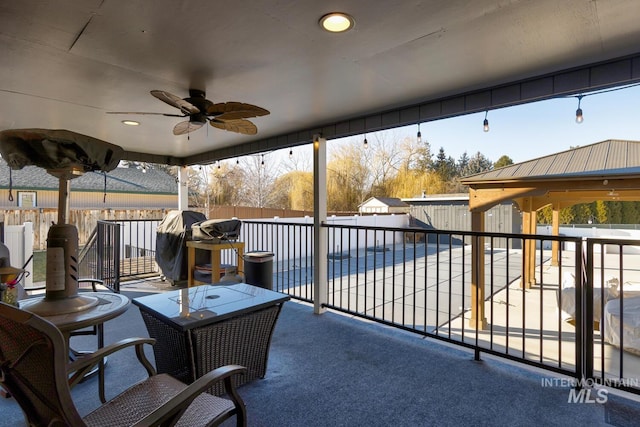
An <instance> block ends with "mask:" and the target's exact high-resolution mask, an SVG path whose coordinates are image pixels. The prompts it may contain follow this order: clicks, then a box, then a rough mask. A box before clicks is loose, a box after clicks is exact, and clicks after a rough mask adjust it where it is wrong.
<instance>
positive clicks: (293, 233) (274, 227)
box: [242, 220, 640, 393]
mask: <svg viewBox="0 0 640 427" xmlns="http://www.w3.org/2000/svg"><path fill="white" fill-rule="evenodd" d="M323 227H326V228H327V248H328V250H327V261H328V266H327V278H328V281H327V294H328V298H327V302H326V304H325V306H326V307H328V308H331V309H334V310H337V311H341V312H344V313H348V314H350V315H353V316H356V317H360V318H364V319H368V320H372V321H375V322H378V323H382V324H385V325H389V326H392V327H395V328H399V329H403V330H407V331H411V332H414V333H417V334H420V335H424V336H428V337H432V338H436V339H439V340H444V341H447V342H450V343H453V344H457V345H462V346H464V347H467V348H470V349H473V350H474V351H475V354H476V357H477V358H479V357H480V354H481V353H486V354H491V355H495V356H500V357H503V358H507V359H510V360H514V361H518V362H521V363H525V364H528V365H532V366H536V367H539V368H543V369H547V370H550V371H553V372H556V373H560V374H564V375H568V376H571V377H573V378H575V379H576V380H578V381H580V380H581V379H585V378H587V379H588V380H589V381H596V382H597V381H599V382H601V383H603V382H606V383H607V385H612V386H614V387H615V386H617V387H619V388H621V389H625V390H629V391H633V392H635V393H640V380H635V379H634V378H640V369H637V370H636V371H634V370H633V369H634V368H636V366H640V357H638V356H637V355H636V354H633V352H634V351H635V350H634V348H632V346H631V344H629V343H627V344H629V346H627V344H624V343H623V344H620V343H616V342H615V341H614V342H613V343H611V342H609V341H612V340H613V339H609V341H607V339H608V338H607V337H606V336H604V337H603V334H602V333H600V332H599V330H597V329H596V330H594V329H593V323H592V322H587V321H585V319H592V318H593V316H594V312H595V316H596V318H598V319H599V322H598V323H599V324H604V325H608V323H607V322H606V320H604V316H605V315H606V314H607V310H606V309H605V305H606V303H607V300H610V299H611V295H606V294H605V293H604V292H605V288H597V287H596V293H595V294H597V293H600V294H601V298H600V299H597V298H596V301H600V302H599V303H591V304H590V303H589V301H594V287H593V283H594V279H593V277H596V278H597V277H599V276H601V277H600V282H598V281H597V280H595V281H596V282H598V283H604V282H605V281H606V280H605V276H602V275H603V274H604V273H603V272H611V271H613V270H615V271H616V272H617V275H618V276H620V277H619V280H620V281H622V280H623V277H624V274H625V271H627V272H628V271H629V267H630V266H629V265H624V261H625V258H624V256H621V258H620V261H619V263H618V264H617V265H616V266H615V268H613V267H611V266H607V268H604V269H602V268H600V267H599V266H600V265H604V264H605V261H604V258H603V259H602V260H601V261H599V262H595V261H594V259H593V257H594V256H595V255H596V254H603V253H604V252H605V250H608V251H612V250H618V251H619V252H620V253H628V252H629V251H632V250H640V249H637V248H638V245H639V243H638V242H636V241H622V242H618V241H615V242H613V243H612V241H611V240H606V239H603V240H602V241H600V240H596V239H582V238H580V237H567V236H541V235H533V236H532V235H525V234H503V233H474V232H464V231H438V230H424V229H415V228H385V227H363V226H347V225H332V224H325V225H323ZM242 240H243V241H245V243H246V244H247V245H248V247H249V250H266V251H271V252H273V253H274V254H275V257H274V259H275V261H274V278H273V280H274V289H275V290H278V291H280V292H284V293H287V294H289V295H291V296H292V297H293V298H297V299H302V300H304V301H313V295H314V292H313V286H315V284H314V282H313V277H312V276H313V257H312V253H313V225H312V224H307V223H304V224H301V223H294V222H281V221H279V220H278V221H245V222H243V233H242ZM473 242H475V243H476V244H477V245H478V247H480V248H483V250H482V251H480V252H481V255H478V254H474V253H473V251H472V247H471V243H473ZM585 242H586V243H585ZM598 245H601V246H603V248H605V249H602V250H601V251H600V252H598V250H597V248H598ZM554 246H556V247H557V250H556V254H555V256H554V255H553V250H552V248H553V247H554ZM618 247H619V248H620V249H617V248H618ZM612 248H613V249H612ZM608 259H609V258H608ZM607 262H609V263H611V261H610V260H609V261H607ZM474 264H475V265H478V266H479V267H478V268H479V272H478V273H477V274H479V275H482V277H484V287H483V288H482V289H481V288H479V287H477V286H474V283H473V282H474V280H473V274H474ZM623 265H624V267H623ZM631 268H632V269H633V268H635V269H640V266H636V267H634V266H631ZM612 269H613V270H612ZM639 274H640V272H639ZM594 275H595V276H594ZM598 275H599V276H598ZM621 283H622V282H621ZM596 284H597V283H596ZM624 286H626V289H627V290H626V292H623V293H622V294H621V295H622V296H621V297H620V299H619V301H620V302H619V303H617V304H619V306H621V307H622V308H621V309H620V310H621V313H623V315H621V316H620V317H621V319H620V323H617V324H616V326H615V328H616V330H619V335H620V336H621V341H624V334H623V332H624V330H625V328H627V327H630V325H631V324H632V320H631V319H629V317H630V315H628V314H627V315H626V316H625V315H624V313H625V310H624V306H625V305H624V304H625V302H624V301H625V296H628V295H631V294H633V292H635V291H636V289H634V288H633V287H632V285H631V284H629V283H628V282H627V283H626V284H625V285H624ZM638 286H640V283H638ZM623 289H624V288H623ZM638 292H640V289H638ZM473 296H475V298H473ZM639 296H640V294H639ZM474 301H475V303H474ZM616 301H617V300H616ZM639 302H640V301H639ZM474 304H476V305H474ZM597 304H600V305H601V306H600V307H598V305H597ZM611 304H616V302H614V303H611ZM627 305H628V304H627ZM614 308H615V307H614ZM474 313H475V317H474ZM596 326H597V325H596ZM610 329H611V327H609V330H610ZM594 331H595V332H594ZM606 331H607V330H605V331H604V334H606ZM627 341H629V340H628V339H627ZM594 346H595V347H594ZM622 346H623V347H622ZM593 348H596V350H597V351H596V353H597V354H594V350H593ZM619 348H625V349H626V350H627V351H625V352H619V351H618V350H617V349H619ZM612 353H613V354H615V355H616V363H615V364H612V362H611V354H612ZM636 353H638V354H640V350H638V351H636ZM614 366H615V369H614ZM633 375H635V376H633ZM612 378H616V380H615V381H614V380H612ZM621 379H622V380H621Z"/></svg>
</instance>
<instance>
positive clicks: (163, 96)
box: [151, 90, 200, 115]
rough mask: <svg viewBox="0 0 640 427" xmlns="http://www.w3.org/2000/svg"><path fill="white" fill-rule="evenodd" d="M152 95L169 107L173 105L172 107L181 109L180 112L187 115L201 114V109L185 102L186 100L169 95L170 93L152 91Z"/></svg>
mask: <svg viewBox="0 0 640 427" xmlns="http://www.w3.org/2000/svg"><path fill="white" fill-rule="evenodd" d="M151 95H153V96H155V97H156V98H158V99H159V100H160V101H162V102H165V103H167V104H169V105H171V106H172V107H175V108H177V109H179V110H180V111H182V112H183V113H185V114H187V115H188V114H195V113H199V112H200V109H199V108H198V107H196V106H195V105H193V104H191V103H190V102H187V101H185V100H184V99H182V98H180V97H178V96H176V95H174V94H172V93H169V92H165V91H163V90H152V91H151Z"/></svg>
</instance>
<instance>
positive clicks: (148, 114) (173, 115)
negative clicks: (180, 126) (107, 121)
mask: <svg viewBox="0 0 640 427" xmlns="http://www.w3.org/2000/svg"><path fill="white" fill-rule="evenodd" d="M107 114H137V115H141V114H142V115H145V116H167V117H187V115H188V114H167V113H145V112H142V111H107Z"/></svg>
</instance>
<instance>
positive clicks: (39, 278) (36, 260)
mask: <svg viewBox="0 0 640 427" xmlns="http://www.w3.org/2000/svg"><path fill="white" fill-rule="evenodd" d="M46 279H47V251H36V252H33V283H36V282H44V281H45V280H46Z"/></svg>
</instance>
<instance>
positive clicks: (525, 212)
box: [520, 197, 536, 289]
mask: <svg viewBox="0 0 640 427" xmlns="http://www.w3.org/2000/svg"><path fill="white" fill-rule="evenodd" d="M521 200H522V202H521V209H522V233H523V234H536V211H535V210H534V209H533V200H532V198H531V197H525V198H523V199H521ZM522 249H523V251H524V254H523V266H522V281H521V283H520V285H521V287H523V288H525V289H528V288H530V287H531V286H533V285H535V284H536V276H535V274H536V242H535V240H533V239H525V241H524V242H523V245H522Z"/></svg>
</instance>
